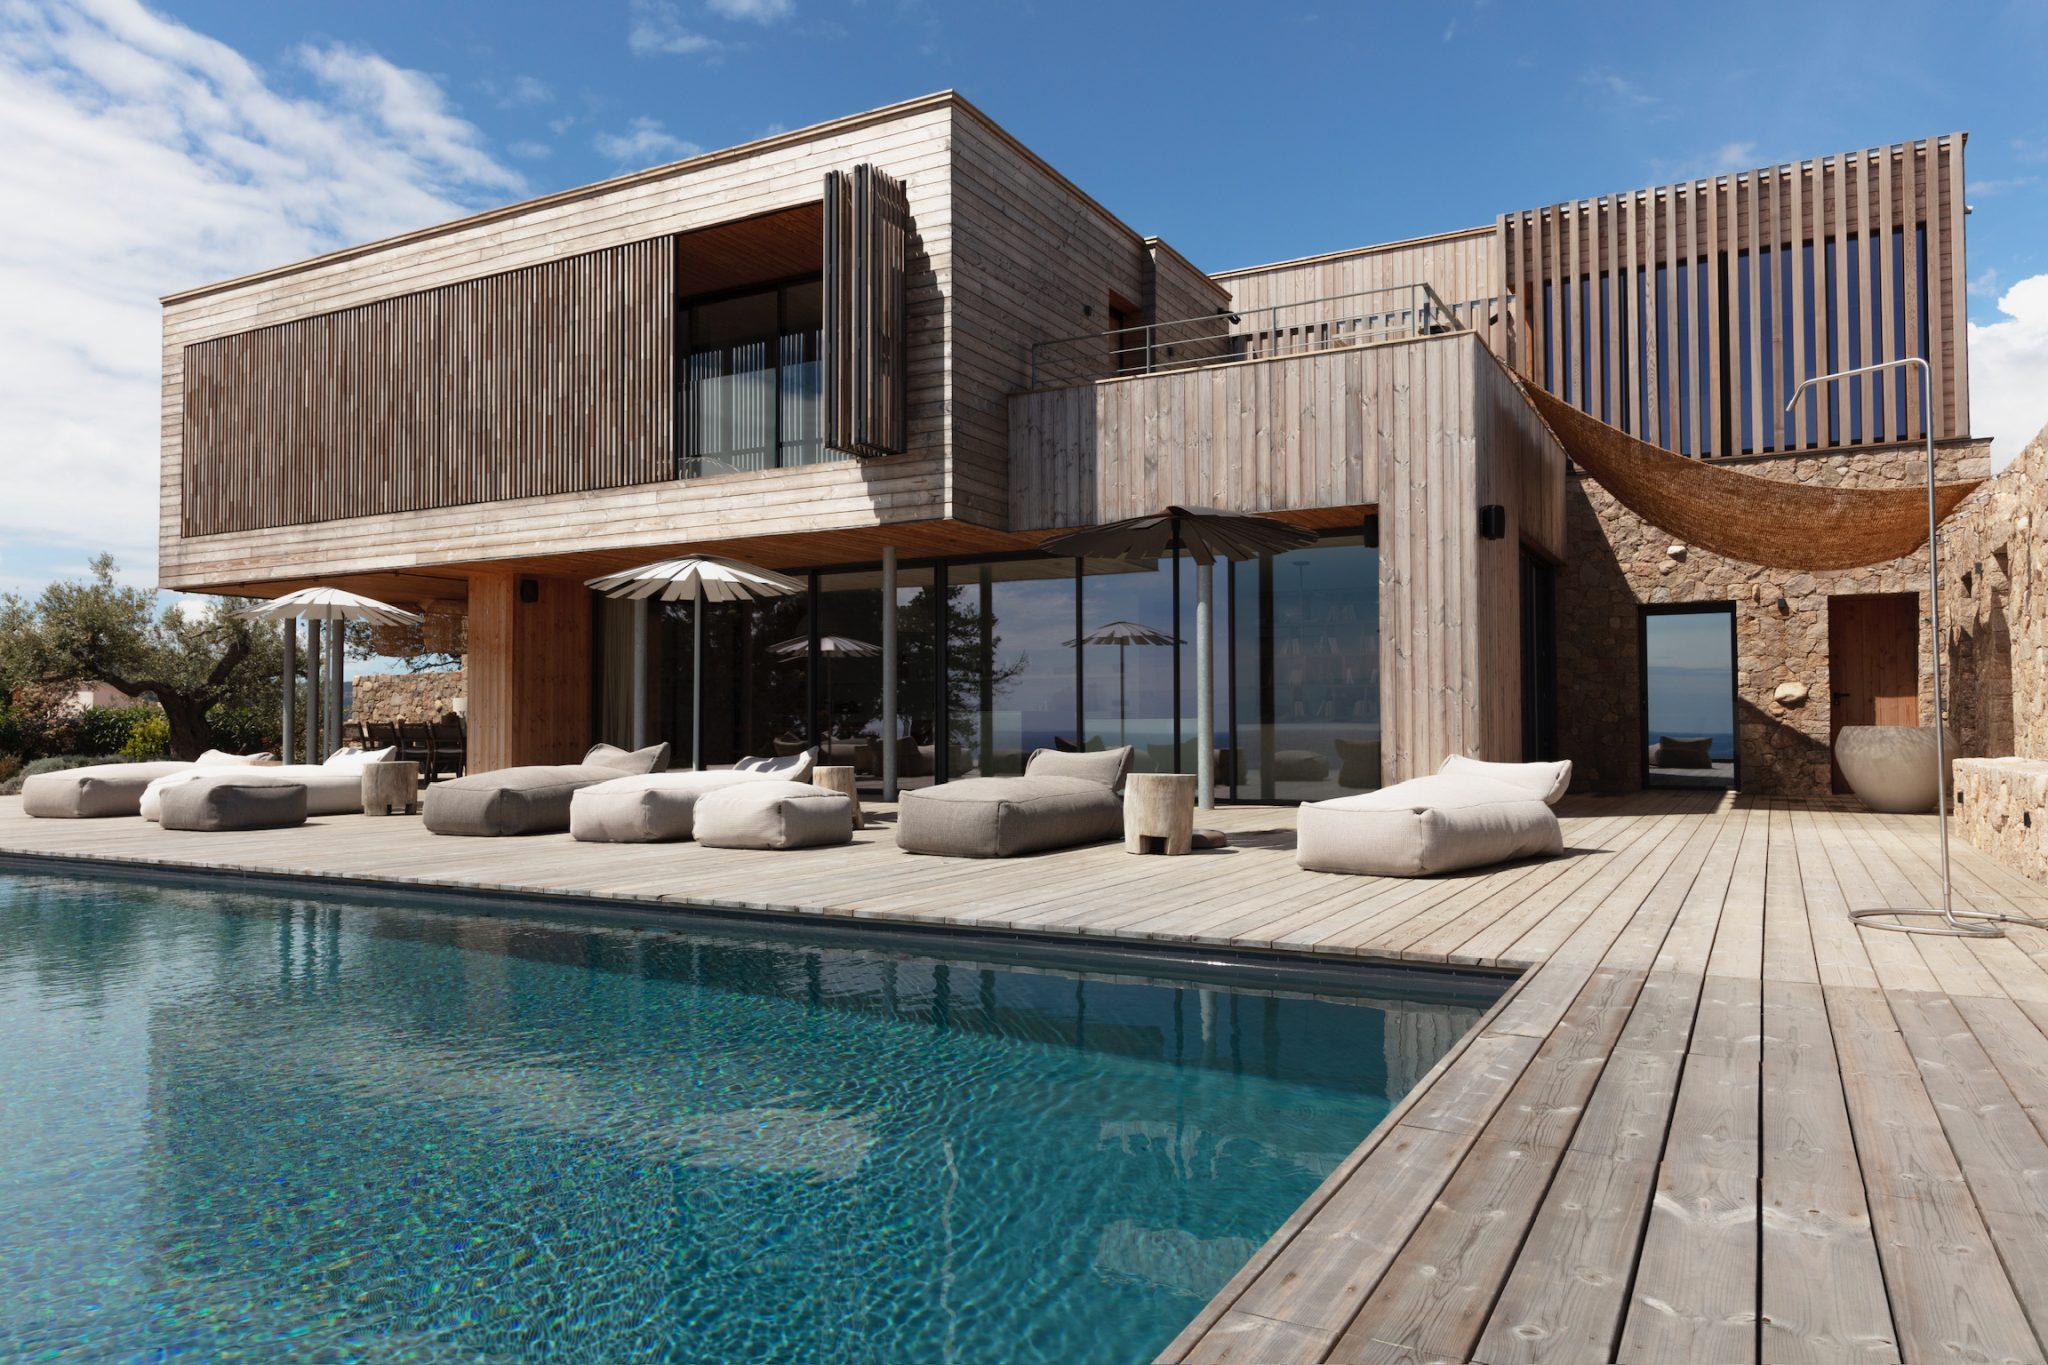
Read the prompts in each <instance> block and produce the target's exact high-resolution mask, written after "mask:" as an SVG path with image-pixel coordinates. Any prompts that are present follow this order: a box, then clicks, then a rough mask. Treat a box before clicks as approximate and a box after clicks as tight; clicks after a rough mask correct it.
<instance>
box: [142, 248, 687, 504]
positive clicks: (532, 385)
mask: <svg viewBox="0 0 2048 1365" xmlns="http://www.w3.org/2000/svg"><path fill="white" fill-rule="evenodd" d="M675 299H676V292H675V248H674V243H673V241H672V240H671V239H669V238H657V239H654V240H651V241H644V242H635V243H631V244H629V245H626V246H619V247H611V248H608V249H606V250H603V251H595V252H589V253H586V254H585V255H581V256H573V257H570V258H568V259H565V260H559V261H549V262H546V263H544V264H541V265H534V266H528V267H526V268H524V269H521V270H514V271H508V272H506V273H504V274H500V275H492V276H488V277H486V278H484V279H480V280H469V281H465V282H463V283H460V284H451V285H444V286H442V287H441V288H438V289H429V290H423V291H421V292H419V293H413V294H405V295H401V296H400V297H397V298H392V299H384V300H380V301H379V302H376V303H369V304H363V305H361V306H360V307H356V308H350V309H345V310H343V311H340V312H335V313H323V314H319V315H317V316H314V317H309V318H300V319H297V320H295V321H292V322H286V323H280V324H278V325H276V326H274V327H263V328H258V329H256V330H253V331H247V332H237V333H233V334H230V335H228V336H224V337H215V338H212V339H210V340H206V341H199V342H194V343H193V344H192V345H190V346H188V347H186V348H185V392H184V422H185V426H184V443H183V444H184V451H183V454H184V480H183V489H184V505H183V509H182V517H181V527H180V529H181V531H182V533H183V534H184V535H187V536H206V535H218V534H221V533H223V532H229V531H248V530H254V529H256V528H258V527H269V526H291V525H298V524H302V523H306V522H317V521H330V520H333V519H335V518H338V517H353V516H363V515H368V514H374V513H379V512H410V511H421V510H424V509H427V508H434V507H452V506H458V505H463V504H469V503H479V502H491V501H496V500H499V499H503V498H521V497H536V496H542V495H546V494H552V493H576V492H585V491H589V490H592V489H600V488H617V487H620V486H622V485H626V484H636V483H647V482H650V481H652V480H655V479H664V478H672V477H674V474H675V374H676V364H675V336H676V325H675V324H676V310H675Z"/></svg>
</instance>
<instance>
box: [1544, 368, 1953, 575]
mask: <svg viewBox="0 0 2048 1365" xmlns="http://www.w3.org/2000/svg"><path fill="white" fill-rule="evenodd" d="M1515 378H1516V381H1517V382H1518V383H1520V384H1521V386H1522V392H1523V393H1525V394H1527V395H1528V397H1529V402H1530V403H1531V404H1532V405H1534V407H1535V409H1536V411H1537V413H1538V414H1539V415H1541V416H1542V418H1543V420H1544V421H1545V422H1547V423H1549V424H1550V429H1551V430H1552V431H1553V432H1555V433H1556V435H1557V439H1558V442H1559V443H1560V444H1561V445H1563V446H1564V453H1565V454H1566V455H1568V456H1570V457H1571V458H1572V460H1573V461H1575V462H1576V463H1577V464H1578V465H1579V467H1580V468H1582V469H1584V470H1585V471H1586V472H1587V473H1588V474H1591V475H1592V476H1593V477H1594V478H1595V479H1597V480H1599V483H1600V486H1601V487H1602V488H1605V489H1606V490H1607V491H1608V492H1609V493H1612V494H1613V495H1614V498H1615V500H1616V501H1617V502H1619V503H1620V504H1621V505H1622V506H1623V507H1626V508H1628V510H1629V511H1631V512H1634V513H1635V514H1636V515H1637V516H1639V517H1641V518H1642V519H1643V520H1644V521H1647V522H1649V523H1650V524H1651V525H1653V526H1657V527H1660V528H1662V529H1663V530H1664V531H1665V532H1667V533H1669V534H1670V535H1671V536H1673V537H1674V538H1675V539H1678V540H1681V541H1684V542H1686V543H1687V544H1689V545H1692V546H1695V547H1697V548H1699V549H1702V550H1707V551H1710V552H1711V553H1714V554H1717V555H1726V556H1727V557H1728V558H1730V559H1739V560H1742V561H1743V562H1745V563H1748V564H1758V565H1762V566H1763V567H1765V568H1771V569H1805V570H1821V569H1860V568H1863V567H1864V566H1866V565H1870V564H1883V563H1885V562H1887V561H1888V560H1893V559H1900V558H1903V557H1904V556H1906V555H1910V554H1912V553H1913V552H1914V551H1916V550H1918V549H1919V548H1920V547H1921V546H1922V545H1925V544H1926V543H1927V488H1926V486H1925V485H1924V484H1921V485H1918V486H1916V487H1912V488H1816V487H1813V486H1811V485H1809V484H1799V483H1787V482H1784V481H1783V480H1780V479H1766V478H1760V477H1758V476H1757V475H1754V474H1744V473H1741V472H1739V471H1737V470H1733V469H1729V468H1726V467H1725V466H1720V465H1715V464H1712V463H1709V462H1708V461H1706V460H1696V459H1692V458H1690V457H1687V456H1684V455H1674V454H1672V453H1671V452H1670V451H1668V450H1662V449H1659V448H1658V447H1656V446H1653V445H1651V444H1650V443H1649V442H1647V441H1639V440H1637V439H1636V438H1635V437H1633V436H1631V435H1629V434H1628V433H1627V432H1625V431H1620V430H1617V429H1616V428H1614V427H1611V426H1608V425H1607V424H1606V423H1605V422H1602V421H1600V420H1599V419H1598V418H1595V417H1589V416H1587V415H1586V414H1585V413H1583V412H1580V411H1579V410H1578V409H1577V408H1575V407H1573V406H1572V405H1571V404H1569V403H1567V402H1565V401H1564V400H1563V399H1562V398H1558V397H1556V396H1554V395H1552V394H1549V393H1545V392H1544V391H1543V390H1541V389H1538V388H1536V387H1535V386H1534V385H1532V384H1530V383H1529V382H1528V381H1527V380H1525V379H1523V378H1522V377H1521V376H1520V375H1517V376H1516V377H1515ZM1978 482H1979V481H1978V480H1974V479H1973V480H1971V481H1969V482H1967V483H1945V484H1938V485H1936V487H1935V490H1934V506H1935V511H1936V514H1937V516H1938V517H1942V518H1945V517H1947V516H1948V514H1949V513H1950V512H1952V511H1954V510H1955V507H1956V504H1957V503H1959V502H1961V501H1962V500H1963V499H1964V498H1966V497H1968V496H1969V495H1970V493H1971V491H1972V490H1974V489H1975V488H1976V487H1977V484H1978Z"/></svg>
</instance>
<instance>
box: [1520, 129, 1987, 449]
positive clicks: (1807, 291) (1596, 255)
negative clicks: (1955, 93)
mask: <svg viewBox="0 0 2048 1365" xmlns="http://www.w3.org/2000/svg"><path fill="white" fill-rule="evenodd" d="M1963 141H1964V135H1963V134H1961V133H1955V134H1951V135H1949V136H1947V137H1937V138H1928V139H1925V140H1923V141H1919V142H1907V143H1898V144H1894V145H1892V146H1889V147H1877V148H1871V149H1869V150H1866V151H1861V152H1850V153H1845V154H1842V155H1839V156H1832V157H1820V158H1816V159H1814V160H1810V161H1802V162H1799V163H1797V164H1788V165H1780V166H1768V167H1764V168H1761V169H1759V170H1753V171H1743V172H1740V173H1736V174H1728V175H1719V176H1715V177H1713V178H1711V179H1704V180H1695V181H1691V182H1688V183H1685V184H1678V185H1665V186H1661V187H1659V188H1656V189H1645V190H1637V191H1634V192H1633V193H1628V194H1620V195H1609V196H1605V197H1601V198H1595V199H1581V200H1579V201H1577V202H1575V203H1568V204H1557V205H1553V206H1551V207H1548V208H1540V209H1528V210H1524V211H1522V212H1519V213H1510V214H1505V215H1503V216H1502V217H1501V219H1500V221H1499V233H1500V241H1501V250H1502V253H1503V267H1502V273H1503V279H1504V281H1505V283H1506V285H1507V287H1508V289H1509V290H1510V291H1511V292H1512V293H1513V294H1514V295H1515V296H1516V298H1517V299H1518V300H1520V306H1519V307H1518V308H1517V310H1516V315H1515V316H1516V324H1515V325H1516V327H1517V332H1518V334H1517V336H1516V338H1515V341H1516V345H1515V346H1514V347H1513V348H1512V349H1511V352H1510V354H1511V356H1512V358H1513V360H1514V363H1515V364H1516V365H1517V367H1518V368H1520V369H1521V370H1522V371H1523V372H1524V373H1525V374H1527V375H1529V376H1530V377H1531V378H1532V379H1534V380H1536V381H1537V382H1539V383H1541V384H1542V385H1543V386H1544V387H1545V388H1547V389H1549V390H1550V391H1551V392H1552V393H1556V394H1559V395H1561V396H1563V397H1565V398H1566V399H1568V400H1569V401H1570V402H1572V403H1574V404H1575V405H1577V406H1578V407H1579V408H1581V409H1583V410H1584V411H1586V412H1589V413H1592V414H1593V415H1594V416H1596V417H1599V418H1600V419H1601V420H1603V421H1605V422H1608V423H1610V424H1612V425H1614V426H1618V427H1620V428H1622V429H1623V430H1625V431H1628V432H1631V433H1633V434H1635V435H1637V436H1639V437H1642V438H1643V439H1645V440H1648V441H1653V442H1655V443H1657V444H1659V445H1662V446H1663V447H1665V448H1666V449H1669V450H1675V451H1679V452H1681V453H1683V454H1687V455H1699V456H1727V455H1741V454H1755V453H1764V452H1770V451H1781V450H1810V449H1816V448H1823V447H1829V446H1845V445H1869V444H1876V443H1882V442H1890V441H1902V440H1917V439H1920V437H1921V436H1922V434H1923V433H1924V431H1925V426H1924V421H1925V420H1926V419H1927V418H1928V416H1929V415H1928V414H1923V413H1922V411H1921V402H1920V389H1919V381H1918V379H1917V377H1916V376H1914V375H1913V374H1912V373H1911V372H1910V371H1895V372H1893V373H1892V374H1891V375H1889V376H1877V377H1871V378H1865V379H1859V380H1853V381H1846V382H1843V383H1840V384H1837V385H1834V386H1831V387H1832V388H1833V390H1834V391H1833V392H1832V393H1829V394H1827V395H1826V396H1825V397H1821V396H1816V395H1813V394H1809V396H1808V397H1806V398H1805V399H1803V400H1802V401H1801V403H1800V404H1799V405H1798V406H1797V407H1795V408H1794V409H1793V410H1792V411H1791V412H1790V413H1789V414H1788V413H1787V412H1786V411H1785V403H1786V401H1787V400H1788V399H1789V398H1790V397H1791V394H1792V390H1793V388H1794V387H1795V386H1796V385H1797V384H1798V383H1799V381H1800V380H1802V379H1804V378H1807V377H1809V376H1812V375H1815V374H1822V373H1829V372H1833V371H1839V370H1844V369H1852V368H1854V367H1856V366H1859V365H1864V364H1868V363H1872V362H1875V361H1878V360H1886V359H1893V358H1897V357H1901V356H1908V355H1922V356H1925V357H1926V358H1927V360H1928V361H1929V363H1930V366H1931V369H1932V374H1931V376H1930V378H1931V380H1932V392H1933V395H1934V411H1933V413H1932V414H1931V418H1932V421H1933V425H1934V435H1935V436H1936V438H1937V439H1939V438H1946V437H1951V436H1966V435H1968V434H1969V425H1970V422H1969V413H1970V387H1969V372H1968V363H1967V348H1966V335H1965V328H1966V307H1967V305H1966V298H1965V285H1964V282H1965V266H1964V256H1963V235H1964V234H1963V213H1964V200H1963Z"/></svg>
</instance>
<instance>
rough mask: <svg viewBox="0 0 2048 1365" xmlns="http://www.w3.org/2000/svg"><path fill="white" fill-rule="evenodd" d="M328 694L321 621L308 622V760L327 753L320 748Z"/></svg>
mask: <svg viewBox="0 0 2048 1365" xmlns="http://www.w3.org/2000/svg"><path fill="white" fill-rule="evenodd" d="M326 704H327V696H326V693H325V692H324V691H323V690H322V689H321V686H320V623H319V622H318V621H307V622H306V762H308V763H318V762H319V761H320V760H321V759H322V758H323V757H325V755H324V754H323V753H322V752H321V749H320V736H321V733H322V731H321V725H322V721H321V715H320V713H321V712H322V711H323V710H325V709H326Z"/></svg>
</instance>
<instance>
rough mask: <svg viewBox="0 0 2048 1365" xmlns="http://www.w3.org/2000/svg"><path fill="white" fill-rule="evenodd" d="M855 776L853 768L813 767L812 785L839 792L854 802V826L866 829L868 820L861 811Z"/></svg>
mask: <svg viewBox="0 0 2048 1365" xmlns="http://www.w3.org/2000/svg"><path fill="white" fill-rule="evenodd" d="M853 778H854V771H853V769H852V768H813V769H811V785H812V786H814V787H823V788H824V789H825V790H826V791H828V792H838V793H839V794H840V795H842V796H844V797H845V798H846V799H847V800H849V801H851V802H853V827H854V828H855V829H866V828H867V827H868V822H867V820H866V819H864V818H863V817H862V815H861V813H860V790H859V789H858V788H857V787H855V786H854V783H853Z"/></svg>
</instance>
